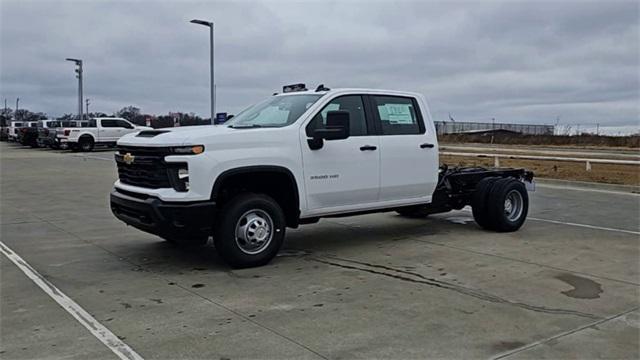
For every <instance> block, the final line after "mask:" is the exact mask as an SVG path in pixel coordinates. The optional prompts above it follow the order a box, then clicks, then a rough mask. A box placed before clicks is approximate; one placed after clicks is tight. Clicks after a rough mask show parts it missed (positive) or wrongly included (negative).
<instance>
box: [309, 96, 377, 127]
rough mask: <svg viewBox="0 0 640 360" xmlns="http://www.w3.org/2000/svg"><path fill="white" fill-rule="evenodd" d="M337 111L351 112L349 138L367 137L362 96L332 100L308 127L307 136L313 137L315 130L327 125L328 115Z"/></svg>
mask: <svg viewBox="0 0 640 360" xmlns="http://www.w3.org/2000/svg"><path fill="white" fill-rule="evenodd" d="M335 110H343V111H348V112H349V131H350V132H349V136H364V135H367V121H366V117H365V114H364V104H363V103H362V97H361V96H360V95H348V96H341V97H338V98H336V99H333V100H331V102H330V103H328V104H327V105H326V106H325V107H324V108H323V109H322V110H321V111H320V112H319V113H318V114H317V115H316V116H315V117H314V118H313V120H311V122H310V123H309V125H307V129H306V133H307V136H309V137H312V136H313V130H315V129H320V128H323V127H324V126H325V125H326V124H327V113H328V112H329V111H335Z"/></svg>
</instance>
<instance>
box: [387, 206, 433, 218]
mask: <svg viewBox="0 0 640 360" xmlns="http://www.w3.org/2000/svg"><path fill="white" fill-rule="evenodd" d="M396 212H397V213H398V215H400V216H403V217H407V218H412V219H420V218H425V217H427V216H429V215H431V214H432V213H431V211H429V208H427V206H425V205H415V206H408V207H405V208H402V209H398V210H396Z"/></svg>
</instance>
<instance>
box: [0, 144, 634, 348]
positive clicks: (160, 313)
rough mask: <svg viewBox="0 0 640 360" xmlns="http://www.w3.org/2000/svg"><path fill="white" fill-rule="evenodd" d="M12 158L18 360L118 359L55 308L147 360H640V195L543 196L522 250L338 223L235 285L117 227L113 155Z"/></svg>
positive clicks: (367, 220)
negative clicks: (79, 313)
mask: <svg viewBox="0 0 640 360" xmlns="http://www.w3.org/2000/svg"><path fill="white" fill-rule="evenodd" d="M0 151H1V155H0V161H1V164H0V171H1V173H0V176H1V185H0V186H1V187H0V191H1V194H0V202H1V205H0V216H1V225H2V226H1V229H0V236H1V239H0V240H1V242H2V246H3V247H2V249H3V253H4V254H5V255H0V259H1V260H0V261H1V264H0V266H1V267H0V271H1V280H2V281H1V285H0V315H1V319H0V330H1V333H0V339H1V342H0V357H2V358H3V359H14V358H43V357H48V358H49V357H51V358H77V359H87V358H94V359H95V358H116V356H117V353H116V352H114V351H112V349H111V348H110V347H108V346H105V344H104V343H103V342H101V340H100V339H99V337H97V336H95V334H94V333H93V332H92V331H91V330H90V329H88V328H87V327H86V326H83V324H82V323H81V322H80V321H78V319H76V318H74V317H73V316H72V315H71V314H70V311H69V310H68V309H65V308H63V307H62V306H60V305H59V304H58V303H56V302H55V301H54V299H53V297H52V295H51V294H53V295H56V292H58V295H60V294H61V293H63V294H64V295H66V296H67V297H68V298H69V299H72V300H73V301H74V302H75V304H77V306H79V307H81V308H82V309H84V310H85V311H86V312H87V313H88V314H90V315H91V316H92V317H93V318H94V319H95V320H96V321H97V322H98V323H99V324H100V325H102V326H104V327H106V328H107V329H109V330H110V331H111V332H112V333H113V334H115V335H116V336H117V338H118V339H119V340H120V341H121V342H122V343H123V344H126V345H127V346H129V347H130V348H131V349H133V350H134V351H135V352H136V353H137V354H138V355H139V356H140V357H142V358H157V359H168V358H190V359H196V358H215V359H237V358H253V359H268V358H273V359H282V358H296V359H298V358H310V359H316V358H327V359H352V358H363V359H369V358H390V359H409V358H514V359H515V358H536V359H539V358H554V359H555V358H601V357H606V358H634V359H637V358H639V357H640V350H639V339H640V310H639V306H640V301H639V296H640V265H639V262H638V261H639V260H640V224H639V215H640V197H638V195H636V194H627V193H621V192H611V191H605V190H598V189H584V190H581V189H577V188H562V187H557V186H555V187H543V186H539V187H538V189H537V191H536V192H535V193H532V194H530V196H531V200H532V202H531V208H530V215H529V216H530V218H529V220H528V221H527V223H526V224H525V226H524V227H523V228H522V229H521V230H520V231H518V232H515V233H509V234H497V233H492V232H487V231H483V230H481V229H480V228H479V227H478V226H477V225H476V224H475V223H474V222H473V219H472V216H471V213H470V212H469V211H465V210H463V211H456V212H451V213H447V214H441V215H435V216H432V217H429V218H427V219H406V218H402V217H399V216H397V215H396V214H395V213H382V214H373V215H365V216H357V217H348V218H340V219H323V220H321V221H320V222H319V223H318V224H314V225H306V226H302V227H300V228H299V229H296V230H291V229H289V230H288V232H287V238H286V241H285V245H284V248H283V249H282V250H281V253H280V255H279V256H278V257H277V258H276V259H275V260H274V261H273V262H272V263H271V264H269V265H267V266H264V267H259V268H253V269H245V270H231V269H229V268H228V267H227V266H225V265H224V264H223V263H222V262H221V260H220V259H219V258H218V257H217V255H216V250H215V249H214V248H213V246H211V245H210V246H208V247H206V248H204V249H191V250H185V249H179V248H175V247H173V246H171V245H170V244H169V243H166V242H164V241H162V240H161V239H159V238H157V237H155V236H152V235H148V234H145V233H143V232H140V231H138V230H136V229H133V228H130V227H127V226H126V225H124V224H123V223H121V222H119V221H118V220H116V219H115V218H114V217H113V216H112V215H111V213H110V210H109V204H108V195H109V192H110V190H111V187H112V184H113V182H114V180H115V178H116V170H115V166H114V164H113V161H112V156H113V155H112V153H113V151H100V152H94V153H90V154H76V153H71V152H64V151H51V150H42V149H29V148H23V147H20V146H18V145H15V144H7V143H2V144H0ZM8 253H14V254H17V255H19V256H20V257H21V258H22V259H23V260H24V263H25V264H26V265H28V266H29V267H30V268H31V269H32V270H33V271H34V272H35V273H37V274H39V276H41V277H42V278H44V279H46V281H47V283H49V284H51V285H53V286H55V288H51V289H49V292H47V291H43V289H42V288H40V287H38V286H37V284H36V282H34V281H33V280H32V279H31V278H29V277H27V276H26V273H25V272H24V271H23V270H21V269H22V268H20V267H18V266H16V264H15V263H14V262H12V261H9V258H8V257H7V256H6V254H8ZM26 265H25V266H26Z"/></svg>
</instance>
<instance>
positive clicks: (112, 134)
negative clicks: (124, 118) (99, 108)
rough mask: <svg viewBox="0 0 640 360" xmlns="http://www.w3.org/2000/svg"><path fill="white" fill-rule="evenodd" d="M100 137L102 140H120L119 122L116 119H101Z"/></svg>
mask: <svg viewBox="0 0 640 360" xmlns="http://www.w3.org/2000/svg"><path fill="white" fill-rule="evenodd" d="M98 121H100V127H99V128H98V139H99V141H100V142H113V141H116V140H118V129H119V128H118V124H117V122H116V121H117V120H114V119H100V120H98Z"/></svg>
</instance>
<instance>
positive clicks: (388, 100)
mask: <svg viewBox="0 0 640 360" xmlns="http://www.w3.org/2000/svg"><path fill="white" fill-rule="evenodd" d="M370 101H371V104H372V108H373V112H374V116H375V118H376V125H377V127H378V133H379V134H380V159H381V160H380V174H381V175H380V201H398V200H404V201H405V202H407V203H409V202H412V201H414V202H420V201H421V200H426V199H427V198H429V197H430V196H431V195H432V194H433V191H434V190H435V187H436V184H437V181H438V168H439V164H438V146H437V139H436V137H435V136H436V135H435V132H434V131H433V128H432V127H431V126H429V127H427V126H425V125H426V124H430V122H429V123H425V119H423V112H422V111H421V109H420V105H419V103H418V101H417V99H415V98H412V97H403V96H379V95H371V96H370ZM427 120H429V119H427Z"/></svg>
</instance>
